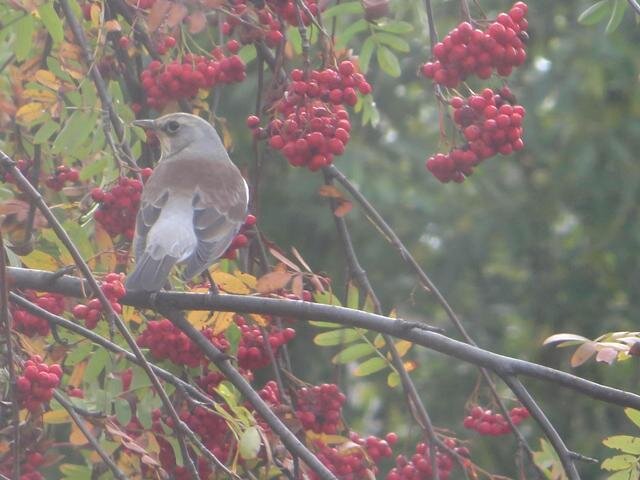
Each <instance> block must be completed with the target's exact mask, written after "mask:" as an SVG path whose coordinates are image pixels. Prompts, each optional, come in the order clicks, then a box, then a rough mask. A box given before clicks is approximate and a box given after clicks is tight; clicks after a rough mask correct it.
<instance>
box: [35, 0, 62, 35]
mask: <svg viewBox="0 0 640 480" xmlns="http://www.w3.org/2000/svg"><path fill="white" fill-rule="evenodd" d="M38 14H39V15H40V20H42V23H43V24H44V26H45V28H46V29H47V30H48V31H49V35H51V39H52V40H53V43H54V44H58V43H60V42H62V41H63V40H64V28H63V27H62V21H61V20H60V17H58V13H57V12H56V9H55V8H53V2H46V3H44V4H43V5H42V6H41V7H40V8H38Z"/></svg>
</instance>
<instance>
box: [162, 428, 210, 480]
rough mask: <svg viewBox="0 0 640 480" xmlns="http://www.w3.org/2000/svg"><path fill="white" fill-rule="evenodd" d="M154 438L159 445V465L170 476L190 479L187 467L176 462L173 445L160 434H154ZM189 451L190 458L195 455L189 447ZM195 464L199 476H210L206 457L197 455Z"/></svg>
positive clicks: (176, 479) (177, 478)
mask: <svg viewBox="0 0 640 480" xmlns="http://www.w3.org/2000/svg"><path fill="white" fill-rule="evenodd" d="M156 440H157V441H158V445H159V446H160V451H159V452H158V459H159V460H160V465H162V468H163V469H164V470H165V471H166V472H167V473H168V474H169V476H170V478H173V479H175V480H191V479H192V478H193V476H192V474H191V472H190V471H189V469H188V468H187V467H184V466H179V465H178V464H177V461H176V455H175V453H174V451H173V446H172V445H171V444H170V443H169V442H168V441H167V440H165V439H164V438H163V437H161V436H160V435H156ZM189 453H190V456H191V457H192V458H194V457H195V455H194V454H193V452H192V451H191V449H190V452H189ZM218 458H220V457H218ZM195 464H196V469H197V470H198V475H199V477H200V478H211V473H212V470H211V465H210V464H209V462H208V460H207V459H206V458H204V457H197V459H196V460H195Z"/></svg>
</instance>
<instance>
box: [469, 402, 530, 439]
mask: <svg viewBox="0 0 640 480" xmlns="http://www.w3.org/2000/svg"><path fill="white" fill-rule="evenodd" d="M509 417H510V418H511V421H512V422H513V424H514V425H519V424H520V423H522V421H523V420H525V419H527V418H529V410H527V409H526V408H524V407H515V408H512V409H511V410H510V411H509ZM463 425H464V428H468V429H470V430H475V431H476V432H478V433H479V434H480V435H489V436H494V437H495V436H499V435H506V434H508V433H511V426H510V425H509V423H508V422H507V420H506V419H505V418H504V416H503V415H502V414H500V413H494V412H493V411H491V410H485V409H483V408H482V407H480V406H478V405H476V406H474V407H473V408H471V410H470V411H469V415H467V416H466V417H465V419H464V422H463Z"/></svg>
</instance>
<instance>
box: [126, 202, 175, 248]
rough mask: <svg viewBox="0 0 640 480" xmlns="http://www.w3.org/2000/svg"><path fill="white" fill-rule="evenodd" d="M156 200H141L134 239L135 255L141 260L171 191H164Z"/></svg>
mask: <svg viewBox="0 0 640 480" xmlns="http://www.w3.org/2000/svg"><path fill="white" fill-rule="evenodd" d="M159 193H160V194H159V195H157V196H156V197H155V198H144V196H143V198H141V200H140V209H139V210H138V216H137V217H136V233H135V235H134V237H133V254H134V255H135V257H136V258H140V257H141V256H142V253H143V252H144V249H145V246H146V243H147V234H148V233H149V230H150V229H151V227H152V226H153V224H154V223H155V222H156V220H158V217H159V216H160V211H161V210H162V207H163V206H164V205H165V204H166V203H167V200H168V199H169V191H168V190H162V191H161V192H159Z"/></svg>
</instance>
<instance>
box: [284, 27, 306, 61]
mask: <svg viewBox="0 0 640 480" xmlns="http://www.w3.org/2000/svg"><path fill="white" fill-rule="evenodd" d="M287 40H289V43H290V44H291V48H293V51H294V52H295V54H296V55H300V54H301V53H302V37H300V30H298V29H297V27H290V28H289V29H288V30H287Z"/></svg>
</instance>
